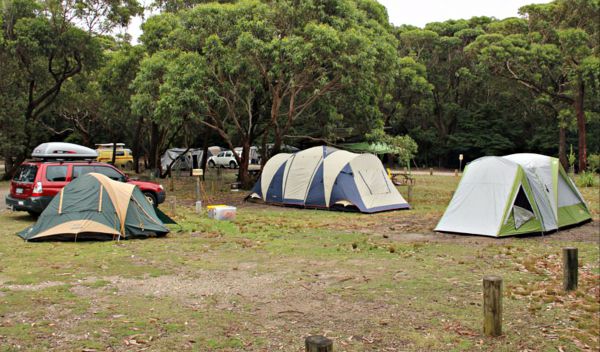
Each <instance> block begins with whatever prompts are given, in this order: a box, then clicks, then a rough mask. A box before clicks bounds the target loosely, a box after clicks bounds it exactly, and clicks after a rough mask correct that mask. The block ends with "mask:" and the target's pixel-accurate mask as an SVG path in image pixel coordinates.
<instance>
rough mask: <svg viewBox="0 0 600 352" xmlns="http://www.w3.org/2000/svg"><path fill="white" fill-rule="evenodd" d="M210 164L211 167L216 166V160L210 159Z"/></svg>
mask: <svg viewBox="0 0 600 352" xmlns="http://www.w3.org/2000/svg"><path fill="white" fill-rule="evenodd" d="M208 166H209V167H212V168H214V167H215V166H216V165H215V162H214V161H212V160H210V161H209V162H208Z"/></svg>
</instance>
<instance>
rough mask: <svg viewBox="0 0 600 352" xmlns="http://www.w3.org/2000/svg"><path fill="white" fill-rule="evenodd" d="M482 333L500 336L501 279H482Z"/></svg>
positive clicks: (487, 277) (490, 277) (493, 277)
mask: <svg viewBox="0 0 600 352" xmlns="http://www.w3.org/2000/svg"><path fill="white" fill-rule="evenodd" d="M483 333H484V334H485V335H487V336H500V335H502V278H501V277H499V276H486V277H484V278H483Z"/></svg>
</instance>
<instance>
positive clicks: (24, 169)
mask: <svg viewBox="0 0 600 352" xmlns="http://www.w3.org/2000/svg"><path fill="white" fill-rule="evenodd" d="M37 170H38V167H37V165H21V166H19V169H18V170H17V172H16V173H15V175H14V176H13V181H16V182H33V181H35V175H36V174H37Z"/></svg>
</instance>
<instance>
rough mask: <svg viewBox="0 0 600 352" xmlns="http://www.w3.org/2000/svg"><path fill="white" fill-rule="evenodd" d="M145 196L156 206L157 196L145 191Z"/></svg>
mask: <svg viewBox="0 0 600 352" xmlns="http://www.w3.org/2000/svg"><path fill="white" fill-rule="evenodd" d="M144 197H146V200H148V203H150V204H152V206H153V207H155V208H156V206H157V204H156V196H155V195H154V193H152V192H144Z"/></svg>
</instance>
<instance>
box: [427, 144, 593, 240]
mask: <svg viewBox="0 0 600 352" xmlns="http://www.w3.org/2000/svg"><path fill="white" fill-rule="evenodd" d="M590 219H591V215H590V211H589V209H588V207H587V205H586V204H585V201H584V200H583V197H582V196H581V194H580V193H579V191H578V190H577V187H576V186H575V184H574V183H573V181H571V179H570V178H569V176H568V175H567V173H566V172H565V170H564V169H563V168H562V166H561V165H560V163H559V162H558V159H556V158H552V157H549V156H545V155H538V154H513V155H508V156H504V157H483V158H479V159H477V160H475V161H473V162H471V163H470V164H469V165H468V166H467V167H466V168H465V172H464V175H463V177H462V179H461V181H460V184H459V185H458V188H457V189H456V192H455V193H454V196H453V197H452V200H451V201H450V204H449V205H448V208H447V209H446V212H445V213H444V215H443V216H442V219H441V220H440V222H439V223H438V225H437V227H436V228H435V231H440V232H456V233H466V234H475V235H484V236H492V237H501V236H511V235H518V234H524V233H544V232H549V231H554V230H557V229H559V228H562V227H566V226H571V225H575V224H579V223H582V222H585V221H588V220H590Z"/></svg>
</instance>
